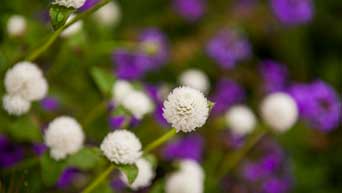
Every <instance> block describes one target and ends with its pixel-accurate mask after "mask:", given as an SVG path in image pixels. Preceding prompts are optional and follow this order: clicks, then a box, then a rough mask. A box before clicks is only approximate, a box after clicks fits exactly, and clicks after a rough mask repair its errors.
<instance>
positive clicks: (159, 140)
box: [144, 128, 177, 154]
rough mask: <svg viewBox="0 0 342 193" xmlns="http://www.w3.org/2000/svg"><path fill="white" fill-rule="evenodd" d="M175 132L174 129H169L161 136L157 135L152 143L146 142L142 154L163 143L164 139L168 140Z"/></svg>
mask: <svg viewBox="0 0 342 193" xmlns="http://www.w3.org/2000/svg"><path fill="white" fill-rule="evenodd" d="M176 133H177V131H176V129H174V128H173V129H171V130H170V131H169V132H167V133H165V134H164V135H162V136H161V137H159V138H158V139H156V140H155V141H153V142H152V143H150V144H148V145H147V146H146V148H145V149H144V154H147V153H149V152H150V151H152V150H153V149H155V148H157V147H158V146H160V145H162V144H163V143H165V142H166V141H168V140H169V139H170V138H172V137H173V136H175V135H176Z"/></svg>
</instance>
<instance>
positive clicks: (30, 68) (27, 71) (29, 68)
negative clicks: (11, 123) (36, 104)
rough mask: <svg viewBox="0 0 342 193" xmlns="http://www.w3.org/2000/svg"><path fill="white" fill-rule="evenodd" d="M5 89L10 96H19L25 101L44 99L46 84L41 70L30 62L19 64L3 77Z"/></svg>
mask: <svg viewBox="0 0 342 193" xmlns="http://www.w3.org/2000/svg"><path fill="white" fill-rule="evenodd" d="M5 88H6V91H7V93H8V94H10V95H12V96H13V95H19V96H21V97H22V98H23V99H25V100H27V101H35V100H40V99H42V98H44V97H45V96H46V94H47V90H48V84H47V82H46V80H45V78H44V77H43V74H42V72H41V70H40V69H39V68H38V67H37V66H36V65H34V64H33V63H30V62H19V63H17V64H16V65H15V66H14V67H13V68H11V69H9V70H8V71H7V72H6V75H5Z"/></svg>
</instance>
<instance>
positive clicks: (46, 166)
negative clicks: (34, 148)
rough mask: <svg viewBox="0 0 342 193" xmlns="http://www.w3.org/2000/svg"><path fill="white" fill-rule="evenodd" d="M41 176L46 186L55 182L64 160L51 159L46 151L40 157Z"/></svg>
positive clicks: (63, 165)
mask: <svg viewBox="0 0 342 193" xmlns="http://www.w3.org/2000/svg"><path fill="white" fill-rule="evenodd" d="M40 166H41V176H42V178H43V182H44V183H45V184H46V185H47V186H52V185H54V184H56V182H57V180H58V178H59V176H60V175H61V173H62V172H63V170H64V169H65V167H66V162H65V161H64V160H61V161H56V160H54V159H52V158H51V157H50V155H49V153H48V152H46V153H45V154H44V155H43V156H42V157H41V158H40Z"/></svg>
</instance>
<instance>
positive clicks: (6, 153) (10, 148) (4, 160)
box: [0, 135, 24, 168]
mask: <svg viewBox="0 0 342 193" xmlns="http://www.w3.org/2000/svg"><path fill="white" fill-rule="evenodd" d="M23 158H24V151H23V149H22V148H21V147H20V146H19V145H17V144H15V143H12V142H11V141H10V140H9V139H8V138H7V137H5V136H3V135H0V168H5V167H10V166H12V165H14V164H16V163H18V162H19V161H21V160H22V159H23Z"/></svg>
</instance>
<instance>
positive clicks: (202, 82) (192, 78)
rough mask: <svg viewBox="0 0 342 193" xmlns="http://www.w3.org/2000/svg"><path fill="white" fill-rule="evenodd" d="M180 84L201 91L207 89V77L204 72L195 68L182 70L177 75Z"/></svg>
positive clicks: (206, 90)
mask: <svg viewBox="0 0 342 193" xmlns="http://www.w3.org/2000/svg"><path fill="white" fill-rule="evenodd" d="M179 82H180V83H181V85H184V86H189V87H191V88H194V89H197V90H199V91H201V92H203V93H207V92H208V90H209V79H208V77H207V75H206V74H205V73H203V72H202V71H200V70H197V69H189V70H186V71H185V72H183V73H182V74H181V75H180V77H179Z"/></svg>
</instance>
